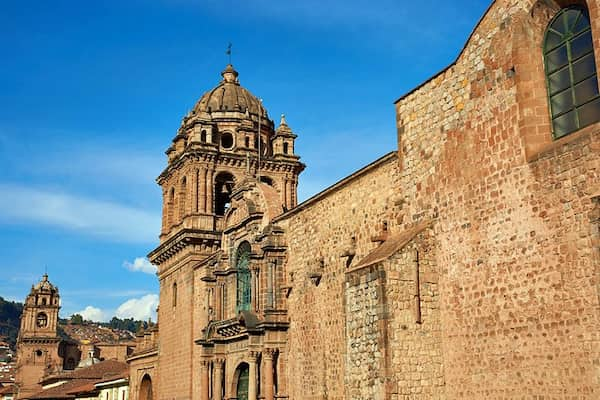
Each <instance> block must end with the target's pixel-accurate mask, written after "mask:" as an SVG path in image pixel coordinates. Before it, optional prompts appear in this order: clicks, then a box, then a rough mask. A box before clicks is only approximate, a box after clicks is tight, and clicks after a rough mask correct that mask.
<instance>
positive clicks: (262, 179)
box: [260, 175, 273, 187]
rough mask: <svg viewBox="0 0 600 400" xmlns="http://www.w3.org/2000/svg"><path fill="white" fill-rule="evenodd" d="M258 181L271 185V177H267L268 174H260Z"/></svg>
mask: <svg viewBox="0 0 600 400" xmlns="http://www.w3.org/2000/svg"><path fill="white" fill-rule="evenodd" d="M260 181H261V182H262V183H266V184H267V185H269V186H271V187H272V186H273V179H271V178H269V177H268V176H262V175H261V177H260Z"/></svg>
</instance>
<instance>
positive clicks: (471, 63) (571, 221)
mask: <svg viewBox="0 0 600 400" xmlns="http://www.w3.org/2000/svg"><path fill="white" fill-rule="evenodd" d="M559 3H560V4H561V5H565V4H568V2H566V1H561V2H559ZM587 4H588V7H589V10H590V14H591V20H592V25H593V26H592V34H593V36H594V45H595V50H596V51H595V55H596V65H600V62H599V58H598V56H599V55H600V16H599V15H598V12H599V4H600V2H598V1H596V0H594V1H591V0H590V1H588V2H587ZM555 6H556V4H554V5H553V2H543V1H540V2H534V1H526V0H497V1H495V2H494V3H493V4H492V6H491V8H490V10H489V11H488V13H487V14H486V16H485V17H484V18H483V20H482V21H481V23H480V24H479V25H478V27H477V28H476V29H475V31H474V33H473V35H472V37H471V38H470V40H469V42H468V44H467V45H466V47H465V49H464V50H463V52H462V53H461V55H460V57H459V59H458V60H457V62H456V63H455V64H453V65H452V66H450V67H449V68H448V69H447V70H445V71H444V72H442V73H441V74H439V75H438V76H437V77H435V78H433V79H432V80H430V81H428V82H426V83H425V84H424V85H422V86H421V87H419V88H418V89H417V90H415V91H414V92H412V93H410V94H408V95H407V96H405V97H403V98H401V99H400V100H399V101H398V102H397V104H396V111H397V121H398V140H399V145H398V148H399V159H400V160H401V161H400V170H401V173H400V175H401V177H400V180H399V182H398V186H397V190H398V193H400V194H401V195H402V196H403V200H402V201H401V203H402V210H401V211H400V212H399V214H398V215H397V223H398V224H400V225H404V226H406V227H408V226H410V225H411V224H413V223H414V222H415V221H422V220H425V219H433V220H434V221H435V222H434V228H433V229H434V232H435V236H436V260H435V262H436V263H437V265H439V266H440V280H439V291H440V299H441V305H440V308H441V326H442V343H443V346H442V351H443V357H444V367H445V380H446V393H447V397H448V398H453V399H464V398H470V399H477V398H486V399H500V398H503V399H504V398H514V397H517V396H519V397H520V396H524V397H527V398H542V397H544V398H557V399H558V398H585V399H595V398H598V397H599V396H600V383H599V380H598V376H599V374H600V371H599V367H598V365H600V338H599V333H598V332H599V331H600V321H599V302H598V283H599V282H598V268H599V266H598V256H597V248H598V242H597V233H596V234H595V233H594V228H593V226H592V223H591V222H590V220H591V219H590V216H591V215H592V214H593V213H594V200H593V199H594V198H595V197H597V196H598V193H600V184H599V182H600V176H599V175H600V157H599V151H600V124H598V123H597V124H594V125H591V126H588V127H586V128H583V129H581V130H580V131H578V132H575V133H572V134H570V135H569V136H566V137H564V138H562V139H560V140H557V141H553V140H552V135H551V131H550V124H549V122H548V118H549V117H548V104H547V100H546V93H545V86H544V81H543V79H544V78H543V75H541V76H540V71H543V65H541V63H542V55H541V42H540V37H541V36H543V29H545V22H544V21H547V19H546V20H544V19H543V18H544V15H546V16H547V15H552V14H553V12H555V11H556V8H554V9H553V10H554V11H552V7H555ZM549 8H550V9H549ZM540 30H542V31H541V32H540ZM540 79H541V80H540ZM595 254H596V255H595Z"/></svg>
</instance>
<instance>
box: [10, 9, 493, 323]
mask: <svg viewBox="0 0 600 400" xmlns="http://www.w3.org/2000/svg"><path fill="white" fill-rule="evenodd" d="M1 3H2V4H1V5H2V12H1V13H0V54H1V57H0V88H1V89H0V168H1V171H2V173H1V174H0V241H1V242H2V246H1V248H2V253H3V257H2V260H1V261H0V296H3V297H6V298H9V299H12V300H19V301H23V299H24V298H25V296H26V294H27V293H28V291H29V288H30V287H31V284H33V283H34V282H36V281H37V280H39V278H40V277H41V275H42V274H43V273H44V270H45V268H47V270H48V273H49V275H50V279H51V281H53V283H55V284H56V285H58V286H59V288H60V291H61V297H62V310H61V314H62V315H63V316H68V315H71V314H72V313H74V312H80V311H85V314H86V315H87V316H89V317H92V318H96V319H98V318H100V319H106V318H110V317H111V316H112V315H115V314H117V315H119V316H121V317H128V316H134V317H147V316H148V314H149V313H150V312H151V310H152V309H153V308H155V306H156V303H157V301H158V297H157V295H156V294H157V293H158V282H157V279H156V276H155V275H154V274H153V273H152V269H151V267H150V266H149V265H148V264H147V262H146V261H145V260H144V258H143V257H144V256H145V254H147V253H148V252H149V251H150V250H152V249H153V248H154V247H155V246H156V244H157V243H158V241H157V236H158V232H159V224H160V213H161V209H160V208H161V199H160V190H159V187H158V186H157V185H156V183H155V182H154V179H155V177H156V176H157V175H158V174H159V173H160V171H161V170H162V169H163V168H164V166H165V162H166V159H165V155H164V150H165V149H166V148H167V146H168V145H169V143H170V140H171V139H172V138H173V136H174V135H175V131H176V129H177V128H178V127H179V124H180V121H181V118H182V117H183V116H184V115H185V114H186V113H187V112H188V111H189V110H190V109H191V108H192V107H193V105H194V103H195V102H196V101H197V100H198V99H199V98H200V96H201V95H202V94H203V93H204V92H205V91H207V90H209V89H211V88H212V87H214V86H215V85H216V84H217V83H218V82H219V80H220V78H221V77H220V75H219V74H220V71H221V70H222V69H223V68H224V66H225V65H226V63H227V57H226V55H225V50H226V47H227V44H228V43H229V42H231V43H233V55H232V61H233V64H234V66H235V68H236V69H237V70H238V72H239V73H240V77H239V78H240V81H241V84H242V85H243V86H245V87H246V88H248V89H249V90H250V91H251V92H252V93H254V94H255V95H256V96H258V97H261V98H262V99H263V101H264V104H265V106H266V108H267V110H268V111H269V114H270V116H271V118H272V119H274V120H275V121H276V122H278V120H279V115H280V114H281V113H285V114H286V119H287V121H288V123H289V125H290V126H291V127H292V129H293V130H294V131H295V132H296V133H297V134H298V136H299V137H298V139H297V147H296V151H297V153H298V154H299V155H300V156H301V157H302V161H303V162H304V163H306V164H307V169H306V171H305V172H304V173H303V174H302V175H301V178H300V185H299V194H300V196H299V197H300V200H303V199H306V198H308V197H310V196H311V195H312V194H315V193H317V192H318V191H320V190H322V189H324V188H325V187H327V186H329V185H331V184H333V183H334V182H336V181H337V180H339V179H341V178H343V177H344V176H346V175H348V174H350V173H351V172H353V171H354V170H356V169H358V168H360V167H361V166H363V165H365V164H367V163H369V162H370V161H372V160H374V159H376V158H378V157H379V156H381V155H383V154H385V153H387V152H388V151H391V150H394V149H395V147H396V143H395V139H396V131H395V126H394V125H395V115H394V107H393V101H394V100H395V99H396V98H398V97H399V96H400V95H402V94H403V93H405V92H407V91H408V90H410V89H412V88H413V87H415V86H417V85H418V84H420V83H421V82H422V81H424V80H425V79H427V78H429V77H430V76H431V75H433V74H435V73H436V72H437V71H439V70H440V69H442V68H443V67H445V66H446V65H448V64H449V63H451V62H452V61H453V60H454V59H455V57H456V56H457V54H458V52H459V51H460V49H461V48H462V46H463V45H464V42H465V41H466V39H467V38H468V35H469V34H470V32H471V31H472V29H473V28H474V26H475V24H476V23H477V21H478V20H479V18H480V17H481V16H482V14H483V12H484V11H485V9H486V8H487V7H488V6H489V3H490V1H489V0H469V1H467V0H457V1H453V2H440V1H436V0H421V1H420V2H403V1H402V2H401V1H397V0H379V1H377V2H372V1H365V0H350V1H339V0H338V1H332V0H319V1H317V0H304V1H281V0H280V1H271V0H268V1H267V0H252V1H236V0H232V1H228V2H223V1H216V0H214V1H213V0H209V1H200V0H197V1H196V0H162V1H159V0H156V1H102V2H82V1H60V0H57V1H52V2H48V1H33V2H19V1H1ZM374 6H376V7H374Z"/></svg>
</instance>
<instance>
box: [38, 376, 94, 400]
mask: <svg viewBox="0 0 600 400" xmlns="http://www.w3.org/2000/svg"><path fill="white" fill-rule="evenodd" d="M95 382H96V380H95V379H75V380H72V381H70V382H66V383H63V384H62V385H59V386H54V387H51V388H49V389H45V390H42V391H41V392H38V393H36V394H34V395H33V396H30V397H29V399H74V398H75V394H76V393H82V391H81V389H83V388H84V387H85V386H87V385H91V390H94V389H95V388H94V383H95Z"/></svg>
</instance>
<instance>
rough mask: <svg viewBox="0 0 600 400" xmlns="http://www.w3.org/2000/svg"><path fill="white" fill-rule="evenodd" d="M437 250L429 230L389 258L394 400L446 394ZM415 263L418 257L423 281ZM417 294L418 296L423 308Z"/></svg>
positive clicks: (390, 373)
mask: <svg viewBox="0 0 600 400" xmlns="http://www.w3.org/2000/svg"><path fill="white" fill-rule="evenodd" d="M434 251H435V247H434V246H433V239H432V238H431V237H430V235H429V233H428V232H427V231H426V232H422V233H420V234H419V235H418V237H416V238H415V239H414V240H412V241H411V242H410V243H408V244H407V245H406V246H405V247H403V248H402V249H401V250H400V251H399V252H398V253H397V254H396V255H395V256H393V257H392V258H391V259H389V260H388V261H386V262H384V265H385V271H386V290H385V296H386V300H387V309H388V310H389V322H388V326H387V330H386V332H387V334H388V336H387V343H388V346H389V353H390V355H389V361H388V376H389V380H390V382H389V393H390V397H388V398H389V399H392V400H400V399H402V400H409V399H410V400H417V399H423V400H425V399H427V400H430V399H431V400H433V399H445V398H446V395H445V393H446V392H445V379H444V365H443V362H444V361H443V354H442V329H441V324H440V320H441V315H440V293H439V288H438V278H439V276H438V268H437V265H436V257H435V253H434ZM415 263H418V271H419V281H418V283H416V282H415V269H416V268H417V267H416V266H415ZM417 284H418V286H419V291H418V296H416V295H415V290H416V286H417ZM415 297H417V298H418V300H419V308H418V313H417V311H416V305H415V303H416V302H415Z"/></svg>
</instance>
